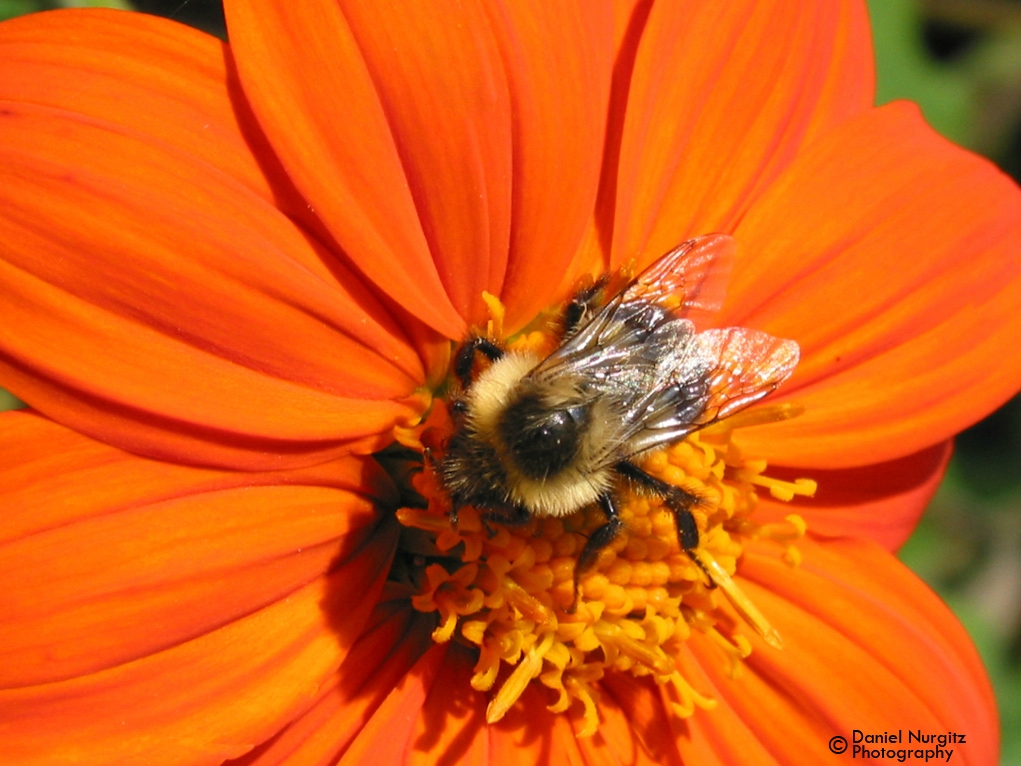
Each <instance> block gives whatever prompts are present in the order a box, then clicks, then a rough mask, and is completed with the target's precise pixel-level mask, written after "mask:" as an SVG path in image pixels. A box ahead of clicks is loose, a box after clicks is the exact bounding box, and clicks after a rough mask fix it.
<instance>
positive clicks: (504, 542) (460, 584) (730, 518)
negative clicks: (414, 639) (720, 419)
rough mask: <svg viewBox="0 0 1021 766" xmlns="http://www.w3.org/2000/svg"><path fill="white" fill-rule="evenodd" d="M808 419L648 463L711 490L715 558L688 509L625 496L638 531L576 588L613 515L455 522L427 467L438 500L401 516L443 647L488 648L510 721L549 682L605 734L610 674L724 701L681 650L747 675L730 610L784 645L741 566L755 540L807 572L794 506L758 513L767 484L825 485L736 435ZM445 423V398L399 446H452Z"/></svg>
mask: <svg viewBox="0 0 1021 766" xmlns="http://www.w3.org/2000/svg"><path fill="white" fill-rule="evenodd" d="M550 342H551V341H550V338H549V336H548V334H546V333H541V332H540V333H532V334H531V335H526V336H524V337H523V338H521V339H519V340H518V341H517V342H516V343H515V344H511V348H520V347H522V346H524V347H527V348H529V349H531V350H535V351H537V352H538V353H543V352H547V353H548V351H547V347H548V346H549V344H550ZM796 414H797V411H796V410H795V408H793V407H790V406H778V407H769V406H766V407H759V408H757V409H755V410H752V411H751V412H747V413H739V414H738V415H737V416H735V417H733V418H730V419H728V421H726V422H725V423H719V424H716V425H714V426H712V427H710V428H707V429H704V430H703V431H701V432H696V433H694V434H692V435H690V436H689V437H688V438H687V439H685V440H684V441H681V442H679V443H677V444H675V445H673V446H672V447H670V448H669V449H665V450H662V451H659V452H656V453H654V454H652V455H651V456H650V457H648V458H647V459H646V460H645V461H644V462H643V463H642V468H643V469H644V470H645V471H647V472H648V473H650V474H652V475H654V476H656V477H658V478H661V479H663V480H664V481H667V482H669V483H671V484H674V485H676V486H679V487H683V488H684V489H685V490H687V491H689V492H691V493H693V494H695V495H697V496H698V497H700V498H702V501H701V502H700V503H699V504H697V505H696V506H695V507H694V508H693V509H692V513H693V514H694V516H695V519H696V522H697V524H698V528H699V532H700V543H699V547H698V549H697V550H696V551H695V552H694V554H695V555H696V556H697V557H698V560H699V562H700V563H701V566H699V564H697V563H696V562H695V561H693V560H692V558H691V557H690V556H689V555H688V554H687V553H685V552H684V550H683V549H682V548H681V546H680V544H679V542H678V539H677V526H676V521H675V519H674V516H673V514H672V513H671V512H670V511H669V509H667V508H666V507H665V506H664V504H663V503H662V501H661V500H660V499H659V498H657V497H655V496H649V495H640V494H625V495H624V497H623V501H622V502H621V503H620V509H619V510H620V516H621V519H622V520H623V522H624V531H623V532H622V533H621V534H620V535H619V536H618V538H617V539H615V540H614V541H613V542H612V543H611V544H610V545H609V546H607V547H606V548H605V549H603V550H602V551H600V552H599V555H598V558H597V559H596V561H595V563H594V564H593V565H592V566H591V568H589V569H588V570H587V571H585V572H583V573H581V574H580V575H579V576H578V578H577V591H576V590H575V564H576V562H577V557H578V555H579V554H580V552H581V550H582V548H583V547H584V546H585V542H586V540H587V537H588V535H590V534H591V533H592V531H593V530H595V529H596V528H597V527H599V526H600V525H602V524H603V523H604V521H605V519H604V517H603V514H602V511H601V510H599V509H598V508H595V507H594V508H589V509H586V510H584V511H580V512H578V513H575V514H573V515H571V516H566V517H563V518H533V519H532V520H530V521H529V522H528V523H527V524H526V525H524V526H520V527H507V526H501V525H499V524H498V523H493V522H488V521H487V520H486V519H485V518H483V517H482V516H480V514H479V513H478V512H477V511H476V510H475V509H474V508H471V507H467V508H462V509H460V511H459V520H458V524H457V526H456V528H453V527H452V526H451V524H450V520H449V514H450V511H451V508H450V502H449V500H448V499H447V498H446V496H445V493H444V491H443V489H442V487H441V485H440V482H439V479H438V477H437V476H436V475H435V474H434V472H433V470H432V468H431V466H430V462H429V461H426V466H425V469H424V470H423V471H422V473H420V474H419V475H418V476H416V477H415V480H414V485H415V489H416V491H417V492H418V494H419V495H421V496H422V497H423V498H425V499H426V501H427V502H428V507H427V508H402V509H400V510H399V511H398V513H397V517H398V519H399V520H400V522H401V523H402V524H403V525H405V526H406V527H411V528H417V529H419V530H424V531H425V532H427V533H428V535H429V538H430V542H431V546H430V547H432V548H433V550H434V552H435V555H434V556H431V557H430V556H427V557H426V560H428V559H429V558H433V559H434V562H435V563H427V564H425V565H424V571H422V572H420V577H419V582H418V585H419V588H420V592H419V593H418V595H416V596H414V598H413V599H412V603H413V605H414V607H415V608H416V609H418V610H420V611H422V612H434V613H435V614H436V615H437V626H436V629H435V630H434V632H433V639H434V640H435V641H437V642H440V643H443V642H447V641H460V642H462V643H465V644H468V645H471V646H474V647H476V649H477V651H478V661H477V663H476V665H475V669H474V675H473V677H472V681H471V684H472V686H473V687H474V688H475V689H477V690H479V691H483V692H488V693H490V694H491V701H490V704H489V708H488V710H487V720H488V721H489V722H491V723H492V722H495V721H499V720H500V719H501V718H502V717H503V716H504V714H505V713H506V712H507V711H508V710H509V709H510V708H511V707H512V706H513V705H514V703H515V702H516V701H517V700H518V699H519V697H520V696H521V695H522V693H523V692H524V690H525V689H526V687H527V686H528V684H530V683H533V682H537V683H540V684H542V685H544V686H546V687H548V688H549V689H551V690H552V692H553V701H552V703H551V704H550V706H549V709H550V710H551V711H553V712H563V711H566V710H567V709H568V708H570V707H571V706H572V705H573V704H574V703H576V702H577V703H580V705H581V711H582V716H583V725H582V730H581V732H580V735H583V736H590V735H592V734H594V733H595V732H596V730H597V728H598V725H599V717H598V712H597V705H596V703H597V702H598V698H599V690H598V682H599V680H600V679H601V678H603V677H604V676H605V675H606V674H607V673H630V674H632V675H634V676H640V677H649V678H651V679H652V680H653V681H654V682H656V683H657V684H661V685H663V686H664V687H665V688H666V689H667V690H668V696H669V698H670V699H671V701H672V702H671V705H672V708H673V711H674V713H675V714H676V715H678V716H682V717H686V716H690V715H691V714H692V713H693V712H694V711H695V710H696V709H697V708H703V709H709V708H712V707H713V706H714V705H715V701H714V700H713V699H711V698H710V697H708V696H706V695H704V694H701V693H699V691H698V690H697V689H696V688H695V687H694V686H693V685H692V684H691V683H690V682H689V680H688V679H686V678H685V677H684V675H683V674H682V673H681V672H680V670H679V669H678V667H679V666H678V662H677V659H676V658H677V657H678V656H679V654H680V650H681V647H682V645H683V644H684V642H685V641H686V640H687V639H688V638H689V636H691V634H692V632H693V631H698V632H701V633H702V634H704V635H706V636H707V637H708V638H709V639H710V640H711V641H713V642H714V643H716V644H718V645H719V646H720V647H722V648H723V650H724V657H726V660H725V661H726V662H728V665H729V667H728V670H729V672H730V673H731V674H736V673H737V672H738V669H739V666H740V663H741V661H742V660H743V659H744V658H745V657H747V656H748V655H749V654H750V652H751V644H750V642H749V641H748V639H747V638H746V637H745V636H744V635H741V632H740V629H735V628H734V623H733V620H732V619H730V618H729V617H728V616H727V614H726V613H725V612H724V611H723V609H722V608H721V607H722V605H723V603H729V604H730V606H731V607H732V608H733V610H734V611H736V612H737V614H739V615H740V616H741V618H742V619H743V620H744V621H745V623H747V625H748V626H749V627H750V628H751V629H752V630H753V631H755V632H757V633H758V634H759V635H761V636H762V638H763V639H764V640H765V641H766V643H767V644H769V645H770V646H772V647H775V648H777V649H779V648H781V646H782V639H781V636H780V634H779V633H778V632H777V631H776V629H775V628H773V626H772V625H771V624H770V622H769V619H768V615H764V614H763V613H762V612H761V611H760V610H759V609H758V608H757V607H756V606H755V604H754V603H752V601H751V600H750V599H749V598H748V597H747V596H746V595H745V594H744V593H743V592H742V591H741V589H740V588H739V586H738V584H737V583H736V582H735V580H734V577H733V575H734V573H735V570H736V568H737V565H738V560H739V559H740V557H741V553H742V551H743V548H744V545H745V544H746V543H747V542H748V541H749V540H751V539H767V540H772V541H774V542H776V543H777V544H778V555H780V556H782V557H783V559H784V560H785V561H786V562H787V563H788V564H790V565H791V566H797V564H798V562H799V556H798V553H797V548H796V547H795V546H796V543H797V541H798V539H800V537H801V536H802V535H803V534H804V532H805V523H804V521H803V520H802V519H801V518H800V517H799V516H796V515H790V516H788V517H787V519H786V521H784V522H779V523H769V524H760V523H757V522H755V521H754V519H753V516H754V511H755V507H756V504H757V503H758V498H759V493H760V492H763V491H766V492H769V494H770V495H771V496H772V497H774V498H776V499H779V500H784V501H788V500H791V499H792V498H794V497H796V496H811V495H812V494H814V492H815V488H816V487H815V482H813V481H811V480H808V479H799V480H797V481H794V482H787V481H781V480H778V479H774V478H770V477H768V476H767V475H766V473H765V471H766V463H765V461H762V460H749V459H746V458H745V457H744V456H742V455H741V453H740V452H739V450H738V449H737V447H736V445H735V444H734V443H733V441H732V439H731V435H732V433H733V430H734V428H739V427H742V426H745V425H755V424H758V423H759V422H768V421H774V420H782V419H785V418H788V417H792V416H794V415H796ZM433 424H436V425H433ZM437 426H438V429H437ZM430 428H432V430H433V431H436V430H440V431H442V430H443V429H444V428H449V420H447V419H446V418H445V413H444V412H443V408H442V406H441V405H439V404H438V405H437V408H435V409H434V411H433V413H432V415H431V416H430V418H429V420H428V421H427V422H426V423H424V424H422V426H421V427H420V428H419V429H415V430H412V429H402V432H401V433H399V434H398V436H397V438H398V441H400V442H401V443H403V444H405V445H407V446H415V447H418V448H422V447H421V445H422V441H430V442H434V443H437V444H438V443H442V439H443V437H444V436H445V435H446V434H442V433H441V434H439V435H438V436H437V435H435V434H434V438H433V439H423V438H422V434H423V433H426V432H427V431H429V429H430ZM433 457H434V459H435V457H436V456H435V455H434V456H433ZM440 562H442V563H440ZM703 569H704V571H703ZM706 572H708V573H709V575H711V577H712V584H711V583H710V582H709V581H708V579H707V576H706Z"/></svg>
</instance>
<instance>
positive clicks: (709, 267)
mask: <svg viewBox="0 0 1021 766" xmlns="http://www.w3.org/2000/svg"><path fill="white" fill-rule="evenodd" d="M736 252H737V244H736V243H735V242H734V238H733V237H730V236H728V235H726V234H707V235H706V236H703V237H696V238H695V239H689V240H688V241H686V242H682V243H681V244H680V245H678V246H677V247H675V248H674V249H673V250H671V251H670V252H669V253H667V254H666V255H664V256H663V257H661V258H659V259H658V260H657V261H656V262H655V263H653V264H652V265H651V266H649V267H648V268H647V269H646V270H645V271H643V272H642V273H641V274H639V275H638V276H637V277H636V278H635V280H634V281H633V282H632V283H631V284H630V285H628V286H627V288H625V290H624V301H625V302H629V301H633V300H644V301H651V302H653V303H658V304H660V305H662V306H665V307H667V308H670V309H672V310H673V312H674V314H675V315H676V316H679V317H685V318H687V319H690V320H691V321H692V322H694V324H695V326H696V327H698V328H700V329H701V328H702V327H705V326H706V324H707V323H708V322H709V320H711V319H712V317H713V315H715V314H716V312H717V311H719V309H720V307H721V306H722V305H723V299H724V298H725V297H726V292H727V283H728V282H729V281H730V270H731V268H732V266H733V262H734V254H735V253H736Z"/></svg>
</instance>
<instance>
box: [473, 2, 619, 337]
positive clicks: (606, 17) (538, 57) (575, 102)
mask: <svg viewBox="0 0 1021 766" xmlns="http://www.w3.org/2000/svg"><path fill="white" fill-rule="evenodd" d="M488 13H489V16H490V23H491V25H492V27H493V29H494V30H495V32H496V35H497V37H498V39H499V47H500V54H501V56H502V57H503V61H504V66H505V67H506V69H507V77H508V80H509V82H510V86H511V94H512V103H513V106H514V141H515V144H514V178H513V184H514V186H513V199H512V205H513V213H514V215H513V225H512V229H511V242H510V248H511V251H510V260H509V263H508V267H507V277H506V280H505V283H504V288H503V291H502V293H501V298H502V299H503V302H504V304H505V305H506V306H507V322H508V327H509V328H512V329H514V328H518V327H520V326H521V325H522V324H523V323H524V322H527V321H530V320H531V319H532V318H534V317H535V315H536V314H537V313H538V312H539V311H541V310H542V309H544V308H546V307H547V306H548V305H549V304H550V303H551V302H552V301H553V299H554V297H555V296H557V297H559V294H558V293H557V287H558V285H559V280H560V278H561V276H562V275H563V274H564V272H565V271H566V269H567V265H568V263H569V262H570V260H571V258H572V256H573V255H574V253H575V251H576V250H577V249H578V246H579V244H580V243H581V240H582V238H583V236H584V235H585V232H586V230H587V228H588V226H589V225H590V223H591V219H592V209H593V205H594V204H595V199H596V192H597V190H598V182H599V173H600V167H601V164H602V161H603V151H604V143H603V139H604V132H605V128H606V110H607V104H608V101H609V94H610V76H611V73H612V67H613V63H614V62H613V59H612V37H613V15H612V9H611V7H610V4H609V3H608V2H606V1H605V0H589V1H588V2H585V3H577V4H571V3H549V2H545V1H544V0H532V1H531V2H516V3H502V2H493V3H490V5H489V10H488Z"/></svg>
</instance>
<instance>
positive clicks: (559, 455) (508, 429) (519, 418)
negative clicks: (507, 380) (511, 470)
mask: <svg viewBox="0 0 1021 766" xmlns="http://www.w3.org/2000/svg"><path fill="white" fill-rule="evenodd" d="M591 422H592V406H591V404H590V403H587V402H584V401H581V400H578V399H566V400H564V399H561V398H560V397H555V396H550V395H548V394H543V393H541V392H539V391H526V392H523V393H522V395H521V396H519V397H517V399H516V400H515V401H514V402H512V403H511V404H510V405H508V407H507V408H506V409H505V410H504V411H503V415H502V416H501V418H500V422H499V425H498V432H499V435H500V440H501V441H502V442H503V444H504V447H505V448H506V451H507V456H508V458H509V459H510V460H512V461H513V462H514V464H515V468H517V469H518V471H520V472H521V473H522V474H523V475H524V476H527V477H528V478H530V479H537V480H543V479H550V478H553V477H555V476H557V474H559V473H560V472H561V471H563V470H564V469H565V468H568V467H570V466H571V465H573V464H574V463H575V461H577V459H578V457H579V455H580V454H581V451H582V448H583V446H584V443H585V440H586V438H587V436H588V433H589V429H590V426H591Z"/></svg>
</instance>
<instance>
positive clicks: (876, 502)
mask: <svg viewBox="0 0 1021 766" xmlns="http://www.w3.org/2000/svg"><path fill="white" fill-rule="evenodd" d="M952 452H953V443H952V442H949V441H947V442H943V443H942V444H937V445H936V446H934V447H929V448H927V449H924V450H921V451H920V452H916V453H914V454H911V455H908V456H906V457H902V458H898V459H896V460H890V461H887V462H885V463H878V464H876V465H866V466H861V467H859V468H843V469H837V470H832V471H825V470H821V469H818V468H816V469H810V470H803V469H800V468H786V469H776V468H772V467H771V468H770V470H769V475H770V476H772V477H775V478H777V479H785V480H788V481H793V480H795V479H798V478H801V477H808V478H811V479H814V480H815V481H816V482H818V485H819V489H818V490H817V491H816V493H815V495H814V496H813V497H808V498H804V497H796V498H794V500H792V501H791V502H789V503H785V502H781V501H779V500H773V499H772V498H771V497H769V495H768V494H765V493H763V495H762V496H760V501H759V504H758V505H757V506H756V508H755V517H754V518H755V521H756V522H757V523H762V522H776V521H781V520H783V519H784V518H785V517H786V516H788V515H789V514H791V513H796V514H798V515H800V516H801V517H802V518H803V519H804V520H805V522H806V523H807V524H808V530H809V532H811V533H812V534H813V535H814V536H817V537H818V536H824V537H862V538H866V539H869V540H872V541H874V542H877V543H879V544H880V545H881V546H883V547H884V548H886V549H887V550H888V551H896V550H897V549H898V548H900V546H902V545H903V544H904V542H905V541H906V540H907V539H908V537H910V536H911V533H912V532H913V531H914V530H915V526H916V525H917V524H918V519H919V518H921V516H922V513H923V512H924V511H925V508H926V506H927V505H928V504H929V501H930V500H931V499H932V496H933V495H934V494H935V493H936V490H937V489H938V488H939V484H940V481H942V479H943V474H944V472H945V471H946V467H947V463H948V462H949V461H950V454H951V453H952Z"/></svg>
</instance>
